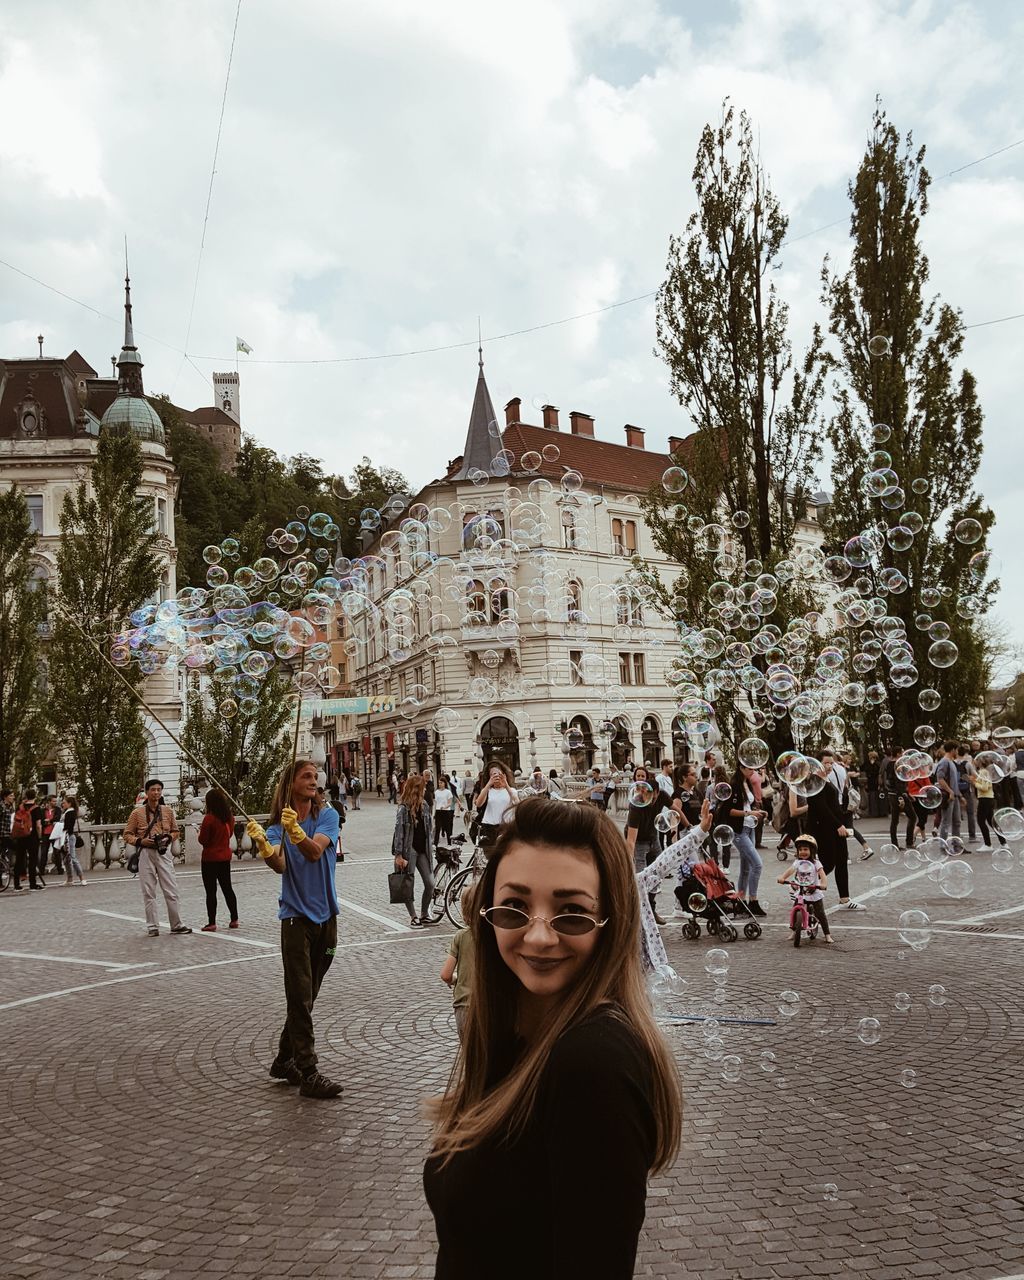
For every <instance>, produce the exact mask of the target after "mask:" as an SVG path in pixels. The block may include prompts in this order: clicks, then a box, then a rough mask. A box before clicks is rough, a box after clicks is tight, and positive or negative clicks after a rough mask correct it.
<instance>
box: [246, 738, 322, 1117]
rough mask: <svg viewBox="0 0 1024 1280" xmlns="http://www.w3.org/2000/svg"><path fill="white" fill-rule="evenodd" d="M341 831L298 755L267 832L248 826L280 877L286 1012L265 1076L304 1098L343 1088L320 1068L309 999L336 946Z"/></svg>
mask: <svg viewBox="0 0 1024 1280" xmlns="http://www.w3.org/2000/svg"><path fill="white" fill-rule="evenodd" d="M338 828H339V824H338V814H337V812H336V810H335V809H333V808H332V807H331V806H330V805H323V806H321V804H320V801H319V799H318V796H317V768H316V765H315V764H313V762H312V761H311V760H296V761H295V762H294V763H293V764H291V765H289V766H288V767H287V768H286V769H285V771H284V772H283V773H282V774H281V778H280V781H279V782H278V784H277V790H276V791H275V792H274V803H273V805H272V807H271V813H270V825H269V826H268V827H267V829H266V831H264V829H263V828H262V827H261V826H260V824H259V823H258V822H254V821H250V822H249V824H248V826H247V827H246V830H247V832H248V833H249V837H250V838H251V840H252V841H253V843H254V844H255V846H256V849H257V852H258V853H259V855H260V857H261V858H263V859H264V860H265V861H266V863H267V866H268V867H270V868H271V869H272V870H273V871H276V872H277V873H278V875H280V876H281V895H280V898H279V907H278V912H277V915H278V919H279V920H280V921H281V960H282V962H283V964H284V994H285V1000H286V1001H287V1006H288V1013H287V1017H286V1018H285V1024H284V1029H283V1031H282V1032H281V1039H280V1043H279V1045H278V1050H277V1057H276V1058H275V1059H274V1061H273V1062H272V1063H271V1065H270V1074H271V1076H272V1077H273V1078H274V1079H275V1080H287V1081H288V1083H289V1084H292V1085H298V1087H299V1092H300V1093H301V1094H302V1096H303V1097H304V1098H336V1097H337V1096H338V1094H339V1093H341V1085H340V1084H337V1083H335V1082H334V1081H333V1080H328V1079H327V1077H326V1076H324V1075H322V1074H321V1073H320V1072H319V1071H318V1070H317V1056H316V1048H315V1045H314V1039H313V1003H314V1001H315V1000H316V997H317V994H318V992H319V991H320V984H321V983H322V982H323V980H324V975H325V974H326V973H327V970H328V969H329V968H330V967H331V961H332V960H333V959H334V953H335V950H336V949H337V946H338V895H337V892H336V891H335V887H334V868H335V864H336V849H337V845H338Z"/></svg>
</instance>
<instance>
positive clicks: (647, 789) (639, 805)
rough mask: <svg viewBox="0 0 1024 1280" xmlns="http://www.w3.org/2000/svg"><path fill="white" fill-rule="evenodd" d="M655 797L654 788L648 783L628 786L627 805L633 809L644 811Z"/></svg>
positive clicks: (635, 783)
mask: <svg viewBox="0 0 1024 1280" xmlns="http://www.w3.org/2000/svg"><path fill="white" fill-rule="evenodd" d="M654 796H655V788H654V787H653V786H652V785H651V783H649V782H634V783H631V784H630V788H629V792H628V797H629V803H630V805H631V806H632V807H633V808H634V809H646V808H647V806H648V805H649V804H651V803H652V801H653V800H654Z"/></svg>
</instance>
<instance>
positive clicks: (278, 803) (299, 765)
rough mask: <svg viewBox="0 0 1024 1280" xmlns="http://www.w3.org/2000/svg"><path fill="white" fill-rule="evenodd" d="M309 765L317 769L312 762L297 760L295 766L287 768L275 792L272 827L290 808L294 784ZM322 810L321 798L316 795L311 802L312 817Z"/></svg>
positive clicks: (272, 807) (287, 766)
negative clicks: (283, 810) (282, 812)
mask: <svg viewBox="0 0 1024 1280" xmlns="http://www.w3.org/2000/svg"><path fill="white" fill-rule="evenodd" d="M307 765H312V766H313V768H314V769H315V768H316V765H315V764H313V761H312V760H296V761H295V762H294V763H293V764H289V765H286V766H285V769H284V772H283V773H282V774H281V777H280V778H279V779H278V783H277V787H276V788H275V790H274V803H273V804H272V805H271V806H270V823H269V825H270V826H273V825H274V823H275V822H280V821H281V811H282V809H287V808H288V804H289V801H290V800H291V798H292V783H293V782H294V781H295V779H296V778H297V777H298V776H299V774H300V773H301V772H302V770H303V769H305V768H306V767H307ZM320 809H321V804H320V797H319V796H318V795H316V793H314V794H313V797H312V799H311V800H310V802H309V814H310V817H312V818H315V817H316V816H317V814H318V813H319V812H320Z"/></svg>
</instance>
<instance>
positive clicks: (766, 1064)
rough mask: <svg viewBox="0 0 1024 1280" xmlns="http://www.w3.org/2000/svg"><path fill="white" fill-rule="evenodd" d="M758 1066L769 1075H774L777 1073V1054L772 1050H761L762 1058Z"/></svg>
mask: <svg viewBox="0 0 1024 1280" xmlns="http://www.w3.org/2000/svg"><path fill="white" fill-rule="evenodd" d="M758 1066H759V1067H760V1068H761V1070H762V1071H764V1072H765V1073H766V1074H767V1075H773V1074H774V1073H775V1071H776V1065H775V1054H774V1053H772V1051H771V1049H762V1050H761V1056H760V1058H759V1059H758Z"/></svg>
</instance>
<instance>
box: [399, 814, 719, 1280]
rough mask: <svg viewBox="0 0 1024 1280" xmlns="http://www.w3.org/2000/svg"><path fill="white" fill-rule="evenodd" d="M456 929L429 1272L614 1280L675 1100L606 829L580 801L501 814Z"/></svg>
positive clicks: (629, 868)
mask: <svg viewBox="0 0 1024 1280" xmlns="http://www.w3.org/2000/svg"><path fill="white" fill-rule="evenodd" d="M708 823H709V824H710V814H709V815H708ZM471 921H472V922H471V928H472V931H473V940H474V945H475V951H476V969H475V973H474V979H473V990H472V995H471V997H470V1001H469V1013H468V1017H467V1020H466V1024H465V1029H464V1037H463V1044H462V1049H461V1052H460V1053H459V1056H458V1058H457V1059H456V1063H455V1066H454V1068H453V1071H452V1075H451V1079H450V1080H449V1083H448V1088H447V1091H446V1092H445V1095H444V1097H443V1098H441V1099H439V1100H438V1101H437V1102H436V1103H435V1105H434V1110H435V1131H434V1145H433V1150H432V1151H431V1154H430V1156H429V1158H428V1160H427V1162H426V1166H425V1168H424V1187H425V1191H426V1196H427V1201H428V1203H429V1205H430V1208H431V1210H432V1212H433V1214H434V1219H435V1222H436V1226H437V1238H438V1255H437V1268H436V1271H435V1276H436V1277H437V1278H438V1280H480V1278H481V1277H487V1280H512V1277H515V1280H522V1277H523V1276H529V1277H530V1280H549V1278H550V1280H554V1278H555V1277H558V1280H567V1277H571V1276H581V1277H587V1278H588V1280H591V1278H593V1280H627V1277H630V1276H632V1275H633V1269H634V1265H635V1262H636V1249H637V1239H638V1236H639V1234H640V1228H641V1226H642V1225H643V1220H644V1213H645V1209H646V1197H647V1178H648V1176H649V1174H650V1173H651V1172H659V1171H661V1170H663V1169H665V1168H667V1167H668V1166H670V1165H671V1163H672V1161H673V1159H674V1157H675V1154H676V1151H677V1149H678V1145H679V1130H680V1113H681V1100H680V1087H679V1079H678V1075H677V1072H676V1068H675V1064H674V1062H673V1060H672V1057H671V1055H670V1054H669V1052H668V1049H667V1047H666V1045H665V1043H664V1041H663V1040H662V1037H661V1034H660V1032H659V1031H658V1029H657V1027H656V1025H655V1022H654V1019H653V1016H652V1013H651V1007H650V1002H649V1000H648V997H647V992H646V989H645V986H644V981H643V975H642V972H641V962H640V947H639V945H638V934H639V928H640V900H639V894H638V892H637V886H636V879H635V873H634V870H633V865H632V859H631V857H630V856H629V854H628V853H627V851H626V847H625V844H624V842H623V839H622V836H621V835H620V834H619V832H618V831H617V829H616V827H615V824H614V823H613V822H612V821H611V819H610V818H609V817H608V816H607V815H606V814H604V813H602V812H601V811H600V810H598V809H596V808H594V807H593V806H592V805H586V804H564V803H559V802H558V801H553V800H550V799H548V798H547V797H545V796H537V797H534V798H531V799H529V800H526V801H524V802H523V803H521V804H520V805H518V806H517V807H516V809H515V810H513V812H512V816H511V819H510V820H509V821H508V822H507V823H506V824H504V825H503V826H502V830H501V832H500V834H499V835H498V839H497V842H496V843H495V846H494V852H493V854H492V856H491V859H490V861H489V862H488V864H487V867H486V870H485V871H484V875H483V878H482V879H481V881H480V885H479V888H478V890H477V895H476V899H475V909H474V911H473V913H472V917H471Z"/></svg>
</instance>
